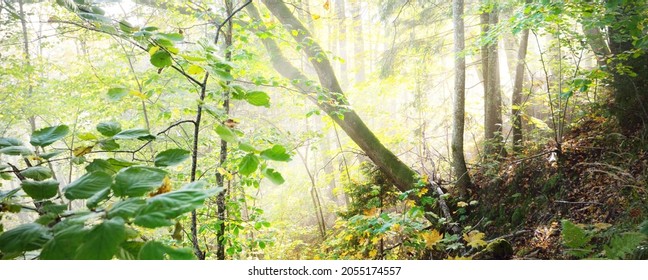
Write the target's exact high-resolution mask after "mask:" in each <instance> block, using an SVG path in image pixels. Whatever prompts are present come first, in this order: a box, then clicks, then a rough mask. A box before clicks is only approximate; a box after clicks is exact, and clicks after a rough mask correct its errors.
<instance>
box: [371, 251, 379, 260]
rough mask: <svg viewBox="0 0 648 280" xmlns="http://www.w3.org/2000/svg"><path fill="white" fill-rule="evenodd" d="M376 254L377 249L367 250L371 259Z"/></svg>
mask: <svg viewBox="0 0 648 280" xmlns="http://www.w3.org/2000/svg"><path fill="white" fill-rule="evenodd" d="M376 255H378V251H377V250H375V249H374V250H371V251H369V257H370V258H372V259H373V258H375V257H376Z"/></svg>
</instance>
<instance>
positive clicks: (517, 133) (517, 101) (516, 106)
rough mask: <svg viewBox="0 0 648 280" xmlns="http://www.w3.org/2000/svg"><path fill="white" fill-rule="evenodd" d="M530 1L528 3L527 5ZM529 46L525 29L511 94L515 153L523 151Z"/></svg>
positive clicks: (527, 31)
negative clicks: (525, 75)
mask: <svg viewBox="0 0 648 280" xmlns="http://www.w3.org/2000/svg"><path fill="white" fill-rule="evenodd" d="M528 2H530V1H527V3H528ZM528 44H529V29H524V30H523V31H522V35H521V37H520V48H519V49H518V54H517V66H516V67H515V81H514V84H513V93H512V94H511V99H512V101H511V117H512V118H513V120H512V121H511V125H512V129H513V151H514V152H519V151H520V150H521V149H522V116H521V114H522V87H523V84H524V70H525V69H524V65H525V60H526V54H527V46H528Z"/></svg>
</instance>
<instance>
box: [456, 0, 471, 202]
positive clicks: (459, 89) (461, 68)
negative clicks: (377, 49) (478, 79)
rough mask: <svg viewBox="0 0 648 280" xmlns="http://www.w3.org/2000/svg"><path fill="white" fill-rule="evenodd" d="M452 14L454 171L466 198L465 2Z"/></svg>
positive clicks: (457, 184) (458, 5) (458, 184)
mask: <svg viewBox="0 0 648 280" xmlns="http://www.w3.org/2000/svg"><path fill="white" fill-rule="evenodd" d="M452 14H453V23H454V29H455V32H454V55H455V85H454V103H453V114H452V117H453V126H452V166H453V169H454V174H455V177H456V178H457V182H456V183H455V187H456V188H457V190H458V192H459V195H460V196H462V197H465V196H466V194H467V189H468V187H469V186H470V184H471V182H470V175H469V174H468V169H467V168H466V160H465V158H464V147H463V144H464V143H463V142H464V121H465V119H464V118H465V112H466V108H465V102H466V58H465V56H464V54H463V51H464V48H465V38H464V20H463V14H464V1H463V0H454V1H452Z"/></svg>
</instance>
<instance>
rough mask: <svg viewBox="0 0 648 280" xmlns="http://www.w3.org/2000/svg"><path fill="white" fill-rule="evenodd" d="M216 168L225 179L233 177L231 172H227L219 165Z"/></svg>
mask: <svg viewBox="0 0 648 280" xmlns="http://www.w3.org/2000/svg"><path fill="white" fill-rule="evenodd" d="M217 170H218V173H220V174H221V175H223V176H224V177H225V179H227V180H232V179H233V178H234V175H232V173H229V172H228V171H227V170H225V168H222V167H219V168H218V169H217Z"/></svg>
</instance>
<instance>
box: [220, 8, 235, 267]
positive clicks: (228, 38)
mask: <svg viewBox="0 0 648 280" xmlns="http://www.w3.org/2000/svg"><path fill="white" fill-rule="evenodd" d="M225 9H226V14H227V16H226V17H230V16H231V15H232V12H233V9H234V8H233V4H232V1H231V0H225ZM232 27H233V26H232V21H231V20H230V21H228V22H227V28H226V30H225V36H224V39H225V46H224V47H225V60H226V61H231V60H232V51H231V46H232ZM227 71H229V70H227ZM227 83H228V84H229V82H227ZM229 98H230V97H229V92H228V91H225V92H224V93H223V110H224V111H225V115H226V116H227V117H229V112H230V106H229V102H230V100H229ZM226 161H227V141H225V140H223V139H221V143H220V158H219V165H220V166H221V167H222V166H224V165H225V162H226ZM216 183H217V184H218V186H219V187H221V188H225V178H224V176H223V174H221V173H220V172H218V171H217V172H216ZM226 197H227V191H222V192H220V193H219V194H218V196H217V197H216V213H217V216H218V221H220V223H219V224H218V228H217V229H216V242H217V244H218V246H217V247H216V259H219V260H224V259H225V245H226V243H227V242H226V241H227V240H225V222H226V219H227V215H226V211H227V209H226V206H225V205H226V203H225V202H226V201H225V200H226Z"/></svg>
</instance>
